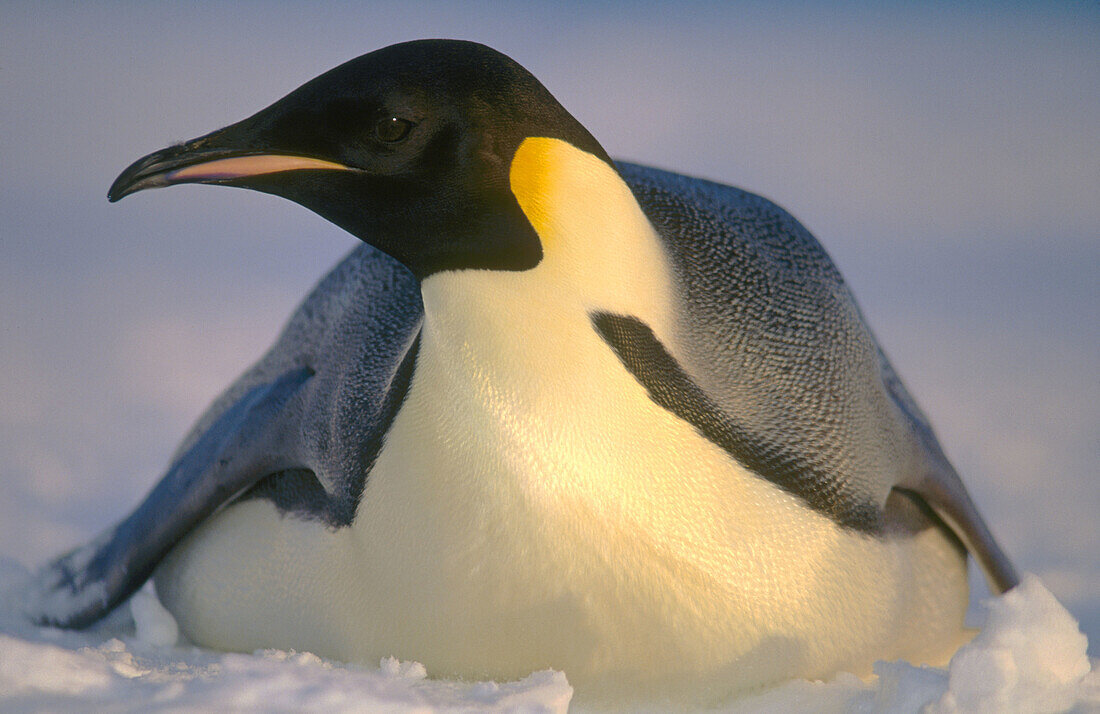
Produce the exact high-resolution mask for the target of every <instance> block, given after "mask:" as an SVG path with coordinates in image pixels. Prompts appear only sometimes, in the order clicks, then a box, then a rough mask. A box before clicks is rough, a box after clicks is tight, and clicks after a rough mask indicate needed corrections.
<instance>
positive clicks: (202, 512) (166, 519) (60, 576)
mask: <svg viewBox="0 0 1100 714" xmlns="http://www.w3.org/2000/svg"><path fill="white" fill-rule="evenodd" d="M312 376H313V371H312V370H311V369H310V368H308V367H300V368H298V369H294V370H291V371H288V372H286V373H284V374H283V375H281V376H279V377H278V378H276V379H274V380H272V381H268V382H265V383H262V384H258V385H256V386H254V387H252V388H251V389H250V390H248V391H247V392H246V393H245V394H244V395H242V396H241V398H240V399H238V400H237V401H236V402H235V403H234V404H233V405H232V406H231V407H229V408H228V409H226V410H225V412H224V413H223V414H221V416H220V417H219V418H218V419H217V420H216V421H215V422H214V423H213V424H212V425H211V426H210V427H209V428H208V429H207V430H206V431H205V432H203V434H202V435H201V436H200V437H199V438H198V439H197V440H196V441H195V442H194V443H193V444H192V445H191V447H190V448H189V449H187V450H186V451H185V452H184V453H183V454H182V455H180V456H179V458H178V459H177V460H176V461H175V463H173V464H172V466H171V467H170V468H169V469H168V472H167V473H166V474H165V476H164V478H163V479H161V481H160V482H159V483H158V484H157V485H156V487H154V488H153V490H152V492H150V493H149V495H148V496H147V497H146V498H145V500H144V501H143V502H142V503H141V505H140V506H138V508H137V509H136V510H135V511H134V512H133V513H132V514H131V515H130V516H129V517H128V518H127V519H126V520H124V521H122V522H121V523H119V524H118V525H117V526H115V527H113V528H111V529H109V530H107V531H106V532H104V533H103V534H101V535H100V536H99V537H98V538H96V539H95V540H93V541H92V542H91V543H88V544H87V545H84V546H81V547H79V548H77V549H75V550H73V551H71V552H69V553H67V554H65V555H63V556H61V557H59V558H58V559H56V560H54V561H53V562H52V563H50V564H48V565H46V566H45V567H44V568H43V569H42V570H41V571H39V573H38V574H37V575H36V577H35V579H34V581H33V582H32V583H31V591H30V592H29V593H28V604H27V609H28V610H29V612H28V615H29V616H30V617H31V618H32V619H34V620H35V621H37V622H38V623H39V624H45V625H53V626H58V627H73V628H81V627H86V626H88V625H90V624H92V623H93V622H95V621H96V620H98V619H100V618H101V617H103V616H104V615H105V614H106V613H108V612H109V611H110V610H111V609H113V608H114V607H115V606H116V605H118V604H119V603H121V602H123V601H124V600H125V599H126V598H128V597H129V596H130V595H132V594H133V593H134V591H136V590H137V589H138V588H140V587H141V586H142V584H143V583H144V582H145V581H146V580H147V579H148V578H149V576H150V575H151V574H152V572H153V570H154V568H155V567H156V565H157V563H159V562H160V560H161V559H162V558H163V557H164V556H165V554H167V552H168V551H169V550H170V549H171V548H172V546H174V545H175V544H176V543H177V542H178V541H179V540H180V539H181V538H182V537H183V536H185V535H186V534H187V533H188V532H189V531H191V529H192V528H194V527H195V526H196V525H197V524H198V523H199V522H201V521H202V520H204V519H206V518H207V517H208V516H210V515H211V514H212V513H214V512H215V511H216V510H218V509H219V508H221V507H222V506H223V505H225V504H227V503H229V502H230V501H231V500H232V499H233V498H234V497H235V496H237V495H238V494H240V493H242V492H243V491H245V490H246V489H248V488H250V487H251V486H253V485H254V484H255V483H256V482H257V481H258V480H259V479H261V478H262V477H264V476H265V475H267V474H270V473H272V472H274V471H278V470H280V469H285V468H292V467H294V466H296V465H298V464H297V455H296V454H294V453H284V451H285V448H286V447H285V446H284V445H286V444H290V445H292V444H294V443H295V440H294V439H293V438H290V439H288V438H286V437H287V436H288V433H287V432H288V429H289V428H291V427H292V426H293V419H292V418H288V417H287V415H288V414H293V413H294V412H295V411H296V410H294V409H288V408H287V406H288V404H290V403H291V402H292V400H295V398H296V397H298V396H299V395H300V394H301V393H302V387H303V385H305V384H306V383H307V382H308V381H309V380H310V378H311V377H312ZM299 398H300V397H299Z"/></svg>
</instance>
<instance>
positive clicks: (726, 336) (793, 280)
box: [593, 162, 1019, 592]
mask: <svg viewBox="0 0 1100 714" xmlns="http://www.w3.org/2000/svg"><path fill="white" fill-rule="evenodd" d="M617 166H618V168H619V171H620V174H621V175H622V177H623V178H624V180H625V181H626V182H627V184H628V185H629V186H630V188H631V191H633V193H634V196H635V198H636V199H637V200H638V204H639V206H640V207H641V208H642V210H643V212H644V213H645V214H646V216H647V217H648V218H649V220H650V222H651V224H652V225H653V227H654V228H655V230H656V232H657V235H658V237H659V238H660V239H661V241H662V243H663V247H664V248H665V251H666V254H667V256H668V259H669V264H670V268H671V278H672V282H673V284H674V285H675V286H676V295H675V301H674V302H675V305H676V308H675V312H674V318H673V320H672V323H673V327H672V328H670V329H667V330H666V332H665V334H656V333H654V332H653V330H652V329H651V326H649V325H646V324H644V323H642V322H641V321H639V320H637V319H633V318H631V317H630V316H629V315H618V316H616V315H608V314H597V315H594V316H593V320H594V326H595V328H596V329H597V331H599V333H600V334H601V335H602V336H603V338H604V339H605V340H606V341H607V342H608V344H609V345H610V346H611V347H612V349H613V350H614V351H615V352H616V354H618V356H619V358H620V360H621V361H622V362H623V364H624V365H625V366H626V367H627V369H628V370H629V371H630V372H632V373H633V374H634V375H635V377H636V378H637V379H638V381H639V382H640V383H641V384H642V385H643V386H645V388H646V389H647V391H649V393H650V396H651V398H652V399H653V401H655V402H656V403H658V404H660V405H661V406H663V407H664V408H666V409H668V410H669V411H671V412H673V413H675V414H676V415H678V416H679V417H680V418H682V419H684V420H685V421H687V422H689V423H691V424H692V425H693V426H694V427H695V428H696V429H697V430H698V431H699V432H700V433H701V434H702V435H703V436H704V437H706V438H707V439H709V440H710V441H712V442H714V443H715V444H716V445H718V446H720V447H722V448H723V449H724V450H726V451H727V452H729V453H730V455H731V456H732V457H733V458H734V459H735V460H737V461H738V462H739V463H740V464H741V465H742V466H744V467H745V468H746V469H748V470H749V471H750V472H752V473H754V474H756V475H757V476H759V477H760V478H762V479H765V480H768V481H770V482H771V483H773V484H774V485H776V486H778V487H779V488H781V489H783V490H785V491H787V492H788V493H791V494H793V495H794V496H796V497H798V498H799V499H801V500H802V501H803V502H804V503H805V504H806V505H807V506H808V507H810V508H811V509H813V510H815V511H817V512H818V513H820V514H822V515H824V516H826V517H828V518H830V519H832V520H833V521H835V522H836V523H837V524H838V525H839V526H841V527H843V528H845V529H847V530H849V531H855V532H859V533H863V534H866V535H868V536H871V537H892V536H893V535H896V534H892V533H891V532H890V529H889V528H888V524H891V523H895V524H896V523H899V522H901V520H902V519H899V518H898V515H899V509H900V511H901V512H905V511H907V510H908V506H907V505H905V504H906V502H911V501H913V500H916V501H917V503H918V506H924V505H927V506H928V507H929V508H930V509H931V511H932V512H933V513H934V514H935V515H936V516H938V518H939V520H940V521H942V522H943V525H944V526H945V527H946V528H949V529H950V530H951V531H952V532H953V533H954V534H955V535H956V536H958V538H959V539H960V540H961V541H962V542H963V544H964V545H965V546H966V547H967V550H969V551H970V553H971V554H973V555H974V557H975V559H976V560H977V561H978V563H979V564H980V565H981V566H982V569H983V570H984V571H985V573H986V576H987V577H988V580H989V582H990V585H991V589H993V590H994V591H997V592H1003V591H1005V590H1008V589H1010V588H1012V587H1013V586H1014V585H1016V583H1018V582H1019V578H1018V577H1017V574H1016V571H1015V570H1014V569H1013V567H1012V564H1011V562H1010V561H1009V559H1008V557H1007V556H1006V555H1005V554H1004V552H1003V551H1002V550H1001V548H1000V547H999V546H998V545H997V542H996V540H995V539H994V538H993V536H992V534H991V533H990V531H989V528H988V527H987V526H986V524H985V522H984V520H983V519H982V517H981V515H980V514H979V513H978V510H977V508H976V507H975V506H974V503H973V501H972V500H971V498H970V496H969V495H968V494H967V491H966V488H965V487H964V486H963V483H962V481H961V480H960V479H959V477H958V475H957V474H956V472H955V470H954V469H953V468H952V467H951V464H950V462H949V461H948V459H947V457H946V456H944V453H943V450H942V449H941V448H940V445H939V443H938V441H937V440H936V436H935V434H934V433H933V431H932V427H931V426H930V424H929V422H928V419H927V418H926V417H925V416H924V415H923V414H922V413H921V410H920V409H919V407H918V406H917V405H916V403H915V402H914V401H913V399H912V398H911V397H910V396H909V394H908V393H907V392H906V390H905V387H904V385H902V383H901V380H900V379H899V378H898V376H897V374H896V373H895V372H894V369H893V367H891V365H890V362H889V360H888V359H887V358H886V355H885V354H884V353H883V351H882V350H881V349H880V348H879V346H878V343H877V341H876V340H875V338H874V335H872V333H871V330H870V328H869V327H868V326H867V324H866V322H865V321H864V319H863V316H862V314H861V313H860V310H859V307H858V306H857V305H856V302H855V298H854V297H853V296H852V294H851V292H850V291H849V289H848V287H847V285H846V284H845V282H844V279H843V278H842V277H841V275H840V272H839V271H838V270H837V268H836V266H835V265H834V264H833V262H832V260H831V259H830V258H829V256H828V254H827V253H826V252H825V249H824V248H822V247H821V244H820V243H818V242H817V239H816V238H814V237H813V235H811V234H810V232H809V231H807V230H806V229H805V228H804V227H803V226H802V225H801V224H800V223H799V222H798V221H797V220H795V219H794V218H793V217H792V216H791V215H790V214H789V213H787V212H786V211H784V210H783V209H782V208H780V207H779V206H776V205H775V204H773V203H772V202H771V201H768V200H767V199H765V198H762V197H760V196H756V195H754V194H751V193H748V192H747V191H742V190H740V189H737V188H733V187H731V186H724V185H721V184H716V183H713V182H710V181H705V180H703V179H695V178H689V177H686V176H680V175H677V174H672V173H669V172H666V171H661V170H659V169H653V168H649V167H645V166H638V165H635V164H630V163H626V162H619V163H618V164H617ZM895 493H897V494H901V495H902V496H905V497H907V498H900V499H898V498H892V496H893V495H894V494H895ZM921 510H922V511H923V510H924V509H923V508H922V509H921ZM926 520H927V519H925V521H926ZM904 532H905V529H902V533H903V534H904Z"/></svg>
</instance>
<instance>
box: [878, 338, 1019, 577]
mask: <svg viewBox="0 0 1100 714" xmlns="http://www.w3.org/2000/svg"><path fill="white" fill-rule="evenodd" d="M881 359H882V364H883V368H882V374H883V382H884V384H885V386H886V391H887V392H888V393H889V395H890V397H891V398H892V399H893V402H894V404H895V405H896V406H897V408H898V410H899V411H900V412H901V414H902V415H903V418H904V419H905V420H906V421H907V422H908V423H909V427H910V433H912V434H913V435H914V437H916V440H917V441H918V442H919V444H920V448H921V450H922V452H923V457H924V458H923V459H921V466H922V468H919V469H916V470H914V471H913V473H912V476H910V477H909V478H907V479H904V480H903V481H902V482H901V483H899V484H898V485H897V486H895V487H894V490H895V491H899V492H901V493H903V494H905V495H908V496H911V497H915V498H919V499H921V500H922V501H924V503H926V504H927V505H928V507H929V508H931V509H932V511H933V512H934V513H935V514H936V516H938V517H939V518H940V520H942V521H943V522H944V523H945V524H946V525H947V527H948V528H950V529H951V531H952V532H953V533H954V534H955V535H956V536H957V537H958V538H959V540H960V541H962V543H963V545H965V546H966V549H967V550H968V551H969V552H970V553H971V555H973V556H974V560H976V561H977V563H978V565H979V566H981V568H982V571H983V572H984V573H985V576H986V580H987V581H988V583H989V586H990V589H991V590H992V591H993V592H995V593H1003V592H1006V591H1008V590H1011V589H1012V588H1014V587H1016V586H1017V585H1019V583H1020V576H1019V574H1018V573H1017V572H1016V568H1015V567H1014V566H1013V565H1012V561H1011V560H1010V559H1009V557H1008V555H1007V554H1005V552H1004V551H1003V550H1002V549H1001V546H1000V545H999V544H998V543H997V540H996V538H994V537H993V533H992V532H991V531H990V530H989V526H987V525H986V523H985V520H984V519H983V518H982V516H981V513H979V512H978V508H977V506H975V505H974V501H973V500H972V499H971V498H970V494H969V493H968V492H967V490H966V486H964V485H963V482H962V479H961V478H960V477H959V474H958V472H957V471H955V467H954V466H952V465H951V462H950V461H949V460H948V458H947V456H946V455H945V454H944V453H943V449H942V447H940V444H939V441H938V440H937V439H936V435H935V433H934V432H933V431H932V426H931V424H930V423H929V422H928V418H927V417H925V416H924V413H923V412H921V410H920V407H918V406H917V404H916V402H915V401H914V400H913V398H912V397H911V396H910V395H909V392H908V391H907V390H906V389H905V385H904V384H903V383H902V381H901V379H900V378H898V376H897V374H896V373H895V372H894V369H893V367H892V366H891V365H890V363H889V362H888V361H887V360H886V357H885V355H881Z"/></svg>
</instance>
